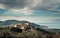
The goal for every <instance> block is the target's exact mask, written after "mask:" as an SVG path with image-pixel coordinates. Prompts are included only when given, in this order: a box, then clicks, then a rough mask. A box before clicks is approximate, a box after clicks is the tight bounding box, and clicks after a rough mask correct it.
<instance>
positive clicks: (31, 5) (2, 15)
mask: <svg viewBox="0 0 60 38" xmlns="http://www.w3.org/2000/svg"><path fill="white" fill-rule="evenodd" d="M10 19H16V20H26V21H30V22H34V23H37V24H40V25H46V26H48V27H49V28H60V0H0V21H1V20H10Z"/></svg>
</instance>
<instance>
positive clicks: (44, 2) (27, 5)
mask: <svg viewBox="0 0 60 38" xmlns="http://www.w3.org/2000/svg"><path fill="white" fill-rule="evenodd" d="M59 5H60V0H0V8H6V9H10V10H11V11H14V12H15V13H22V14H25V15H30V14H33V13H32V12H34V11H40V10H43V11H50V12H53V10H54V11H55V9H58V7H59ZM50 9H52V11H51V10H50ZM59 10H60V9H59ZM55 12H60V11H55Z"/></svg>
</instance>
